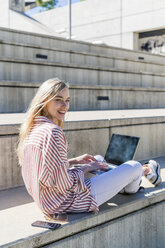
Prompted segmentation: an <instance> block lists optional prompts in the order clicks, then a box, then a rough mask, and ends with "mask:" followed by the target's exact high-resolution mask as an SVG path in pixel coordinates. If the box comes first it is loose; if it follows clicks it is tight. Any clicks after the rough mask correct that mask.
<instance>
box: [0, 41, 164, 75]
mask: <svg viewBox="0 0 165 248" xmlns="http://www.w3.org/2000/svg"><path fill="white" fill-rule="evenodd" d="M107 50H108V48H107ZM121 52H122V50H121ZM144 55H145V54H144ZM0 56H1V57H2V58H12V59H14V58H16V59H26V60H29V59H33V61H43V62H45V61H46V62H57V63H62V64H75V65H77V66H79V65H86V66H87V65H89V66H95V67H99V68H115V69H121V70H126V71H127V70H129V71H133V72H153V73H165V65H164V63H165V59H164V61H163V60H161V59H160V61H159V62H158V61H155V59H154V56H153V58H152V56H151V58H152V59H153V61H150V60H149V59H148V58H144V57H143V56H142V57H141V56H139V57H137V56H135V57H134V58H129V56H127V57H125V58H123V57H116V56H113V55H108V54H97V53H92V52H84V51H76V50H75V51H73V50H65V49H63V50H61V49H58V48H52V47H50V48H47V47H44V46H42V47H39V46H37V45H35V44H33V45H32V44H31V45H30V44H26V42H25V43H20V44H19V43H14V42H12V43H11V42H7V41H0ZM39 56H40V57H39ZM118 56H119V55H118Z"/></svg>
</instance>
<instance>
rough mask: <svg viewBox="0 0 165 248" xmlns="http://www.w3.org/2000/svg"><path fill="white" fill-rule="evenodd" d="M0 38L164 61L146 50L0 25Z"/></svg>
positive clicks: (25, 43)
mask: <svg viewBox="0 0 165 248" xmlns="http://www.w3.org/2000/svg"><path fill="white" fill-rule="evenodd" d="M0 40H1V44H2V43H3V42H8V43H9V42H10V43H14V44H15V43H21V45H22V44H24V45H28V44H29V45H30V46H34V47H37V48H38V49H39V48H48V49H55V50H57V49H58V50H61V51H62V50H63V51H64V50H67V51H68V50H69V51H70V52H71V51H80V52H87V53H94V54H97V55H102V56H112V57H124V58H127V59H131V60H137V61H138V60H139V58H140V60H143V61H146V62H152V63H158V64H163V65H164V63H165V57H163V56H160V55H155V54H148V53H146V52H139V51H138V52H137V51H132V50H128V49H121V48H115V47H111V46H105V45H96V44H95V45H94V44H92V43H88V42H83V41H75V40H71V41H70V40H67V39H63V38H60V37H54V36H50V35H43V34H35V33H32V32H27V31H26V32H23V31H20V30H14V29H8V28H2V27H0Z"/></svg>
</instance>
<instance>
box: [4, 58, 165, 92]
mask: <svg viewBox="0 0 165 248" xmlns="http://www.w3.org/2000/svg"><path fill="white" fill-rule="evenodd" d="M55 76H58V77H59V78H62V79H64V80H66V81H69V82H71V84H74V85H99V84H101V85H107V86H109V85H113V86H130V87H160V88H164V87H165V83H164V78H165V74H163V73H149V72H132V71H129V70H118V69H111V68H106V67H105V68H100V67H99V66H98V67H96V66H95V67H94V66H89V65H88V66H87V65H75V64H64V63H63V64H62V63H61V64H60V63H50V62H46V61H44V62H43V61H33V60H30V59H29V60H26V59H11V58H10V59H7V58H3V57H0V80H5V81H7V80H11V81H20V82H31V83H32V82H34V83H35V82H43V81H45V80H47V79H48V78H51V77H55Z"/></svg>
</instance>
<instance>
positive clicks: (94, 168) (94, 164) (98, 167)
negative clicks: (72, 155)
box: [81, 161, 108, 174]
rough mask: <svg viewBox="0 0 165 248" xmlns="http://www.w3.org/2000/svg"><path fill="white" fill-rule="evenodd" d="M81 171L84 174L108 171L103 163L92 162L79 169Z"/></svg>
mask: <svg viewBox="0 0 165 248" xmlns="http://www.w3.org/2000/svg"><path fill="white" fill-rule="evenodd" d="M81 170H82V171H83V172H84V174H85V173H87V172H91V171H97V170H105V171H106V170H108V165H107V164H105V163H100V162H95V161H92V162H90V163H89V164H86V165H84V166H82V167H81Z"/></svg>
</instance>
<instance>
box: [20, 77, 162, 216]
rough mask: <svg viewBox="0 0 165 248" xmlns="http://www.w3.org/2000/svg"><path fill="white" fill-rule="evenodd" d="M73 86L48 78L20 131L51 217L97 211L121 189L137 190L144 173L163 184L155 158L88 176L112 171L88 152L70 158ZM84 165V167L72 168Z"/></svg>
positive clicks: (27, 166)
mask: <svg viewBox="0 0 165 248" xmlns="http://www.w3.org/2000/svg"><path fill="white" fill-rule="evenodd" d="M69 101H70V96H69V88H68V85H67V84H66V83H65V82H64V81H62V80H59V79H58V78H53V79H49V80H47V81H46V82H44V83H43V84H42V85H41V87H40V88H39V89H38V91H37V93H36V95H35V97H34V99H33V100H32V103H31V105H30V107H29V110H28V112H27V116H26V119H25V121H24V123H23V124H22V126H21V129H20V141H19V146H18V157H19V161H20V164H21V166H22V175H23V179H24V182H25V185H26V188H27V190H28V192H29V194H30V195H31V196H32V197H33V199H34V201H35V202H36V203H37V205H38V206H39V208H40V209H41V210H42V211H43V212H44V213H45V214H46V215H53V214H57V213H66V212H85V211H86V212H88V211H94V212H97V211H98V209H99V206H100V205H101V204H103V203H104V202H106V201H107V200H109V199H110V198H112V197H113V196H114V195H116V194H117V193H119V192H121V191H122V192H127V193H135V192H137V191H138V190H139V185H140V181H141V176H142V175H145V176H146V177H147V178H148V179H149V180H150V182H151V183H153V184H154V185H155V186H156V185H158V184H159V183H160V182H161V178H160V166H159V164H158V163H156V161H153V160H150V161H149V162H148V164H147V165H143V166H142V165H141V164H140V163H139V162H136V161H128V162H126V163H125V164H122V165H121V166H119V167H117V168H116V169H113V170H110V171H108V172H105V173H103V174H102V175H99V176H96V177H92V178H91V179H85V177H84V175H85V174H86V173H87V172H90V171H95V170H98V169H105V170H106V169H107V165H106V164H104V163H99V162H97V161H96V159H95V158H94V157H93V156H91V155H88V154H84V155H82V156H80V157H76V158H72V159H69V160H68V158H67V152H68V143H67V141H66V138H65V136H64V133H63V131H62V126H63V122H64V119H65V115H66V112H67V111H68V109H69ZM75 164H81V167H80V168H73V167H72V168H70V166H73V165H75Z"/></svg>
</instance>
